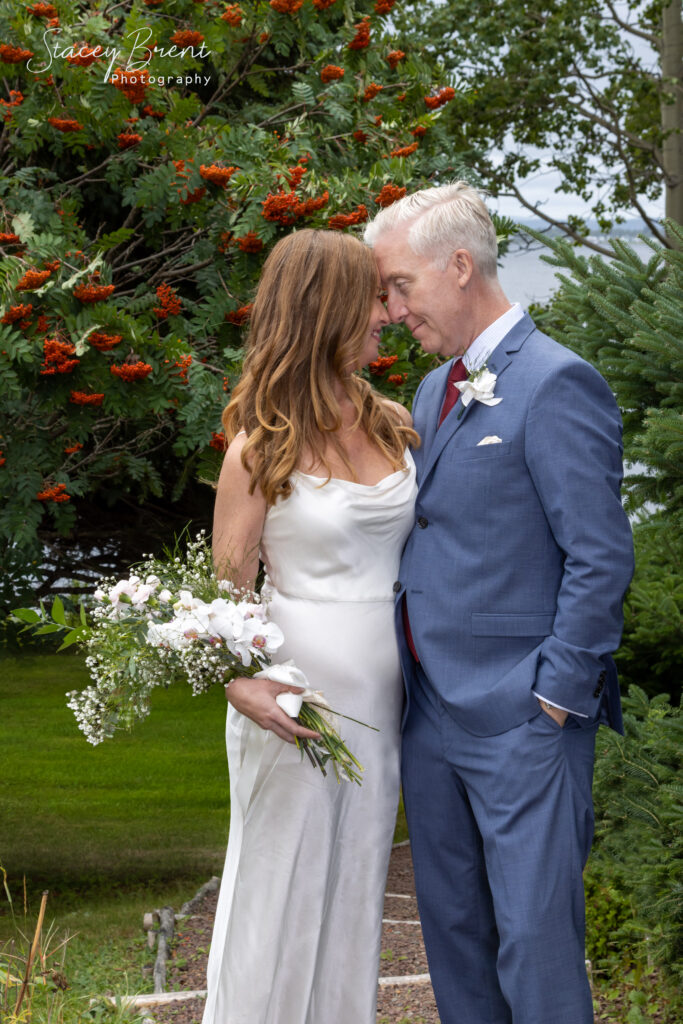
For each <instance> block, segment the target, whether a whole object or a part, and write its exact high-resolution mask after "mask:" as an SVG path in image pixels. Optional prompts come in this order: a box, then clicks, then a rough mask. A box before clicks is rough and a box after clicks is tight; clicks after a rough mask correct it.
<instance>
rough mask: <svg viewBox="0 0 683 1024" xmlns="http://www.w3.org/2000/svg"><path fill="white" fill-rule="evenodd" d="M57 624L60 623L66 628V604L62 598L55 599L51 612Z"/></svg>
mask: <svg viewBox="0 0 683 1024" xmlns="http://www.w3.org/2000/svg"><path fill="white" fill-rule="evenodd" d="M50 614H51V615H52V618H53V620H54V621H55V622H57V623H59V625H60V626H66V619H65V618H64V603H63V601H62V599H61V597H55V599H54V601H53V602H52V610H51V612H50Z"/></svg>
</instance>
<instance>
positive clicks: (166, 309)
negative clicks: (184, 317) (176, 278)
mask: <svg viewBox="0 0 683 1024" xmlns="http://www.w3.org/2000/svg"><path fill="white" fill-rule="evenodd" d="M157 301H158V303H159V305H158V306H154V307H153V310H152V312H154V313H156V315H157V316H158V317H159V319H160V320H166V319H167V317H169V316H177V315H178V313H179V312H180V310H181V309H182V308H183V304H182V302H181V301H180V299H179V298H178V296H177V295H176V293H175V289H174V288H171V286H170V284H160V285H159V287H158V288H157Z"/></svg>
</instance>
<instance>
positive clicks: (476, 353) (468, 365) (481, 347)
mask: <svg viewBox="0 0 683 1024" xmlns="http://www.w3.org/2000/svg"><path fill="white" fill-rule="evenodd" d="M523 316H524V310H523V309H522V307H521V305H520V303H519V302H515V303H514V305H513V306H512V307H511V308H510V309H508V310H507V311H506V312H505V313H503V315H502V316H499V317H498V319H497V320H494V321H493V323H492V324H489V326H488V327H487V328H486V329H485V330H483V331H482V332H481V334H480V335H479V336H478V337H476V338H475V339H474V341H473V342H472V344H471V345H470V346H469V348H468V349H467V351H466V352H465V354H464V355H463V357H462V361H463V363H464V364H465V369H466V370H468V371H469V372H471V371H472V370H476V369H478V368H479V367H480V366H483V365H484V363H485V362H486V360H487V359H488V357H489V356H490V355H491V353H492V352H493V350H494V348H496V347H497V346H498V345H499V344H500V342H501V341H502V340H503V338H504V337H505V335H506V334H509V332H510V331H511V330H512V328H513V327H514V326H515V324H517V323H519V321H520V320H521V319H522V317H523Z"/></svg>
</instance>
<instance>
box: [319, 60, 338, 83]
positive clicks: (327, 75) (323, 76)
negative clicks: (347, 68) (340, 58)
mask: <svg viewBox="0 0 683 1024" xmlns="http://www.w3.org/2000/svg"><path fill="white" fill-rule="evenodd" d="M343 77H344V68H340V67H339V65H337V64H328V65H327V66H326V67H324V68H323V69H322V71H321V72H320V80H321V82H325V83H327V82H334V81H335V80H336V79H337V78H343Z"/></svg>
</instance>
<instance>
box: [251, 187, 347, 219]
mask: <svg viewBox="0 0 683 1024" xmlns="http://www.w3.org/2000/svg"><path fill="white" fill-rule="evenodd" d="M329 198H330V193H329V192H328V191H327V190H325V192H323V194H322V195H321V196H318V198H316V199H304V200H301V199H299V197H298V195H297V194H296V193H295V192H285V191H283V190H282V189H280V191H279V192H276V193H272V192H270V193H269V194H268V195H267V196H266V198H265V199H264V200H263V202H262V203H261V206H262V207H263V217H264V219H265V220H271V221H275V223H277V224H293V223H294V222H295V221H296V220H298V219H299V218H300V217H309V216H310V215H311V214H312V213H315V212H316V211H317V210H322V208H323V207H324V206H327V203H328V201H329Z"/></svg>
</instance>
